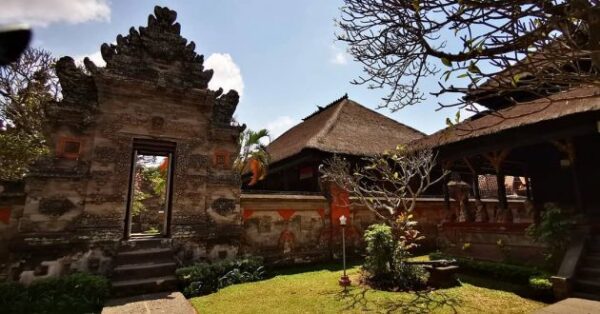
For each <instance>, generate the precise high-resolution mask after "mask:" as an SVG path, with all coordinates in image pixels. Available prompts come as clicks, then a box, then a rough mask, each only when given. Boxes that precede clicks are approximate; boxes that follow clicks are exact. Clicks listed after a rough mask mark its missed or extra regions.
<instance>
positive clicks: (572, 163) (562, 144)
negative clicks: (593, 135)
mask: <svg viewBox="0 0 600 314" xmlns="http://www.w3.org/2000/svg"><path fill="white" fill-rule="evenodd" d="M552 144H554V146H555V147H556V148H557V149H558V150H559V151H560V152H561V153H563V154H564V155H565V156H567V159H568V160H569V168H570V172H571V182H572V185H573V196H574V197H575V210H576V212H578V213H583V199H582V197H581V189H580V188H579V175H578V174H577V167H576V166H577V165H576V158H575V145H573V141H572V140H570V139H567V140H557V141H552Z"/></svg>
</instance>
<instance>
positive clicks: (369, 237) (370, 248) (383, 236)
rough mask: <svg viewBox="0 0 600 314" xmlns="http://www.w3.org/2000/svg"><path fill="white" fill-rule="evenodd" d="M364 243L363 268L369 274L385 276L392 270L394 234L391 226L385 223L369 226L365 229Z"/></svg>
mask: <svg viewBox="0 0 600 314" xmlns="http://www.w3.org/2000/svg"><path fill="white" fill-rule="evenodd" d="M364 239H365V243H366V246H367V247H366V253H367V256H366V258H365V263H364V265H363V267H364V269H365V270H366V271H368V272H369V273H370V274H371V275H373V276H375V277H377V276H387V275H388V274H389V273H390V272H391V271H392V266H393V262H394V261H393V258H394V247H395V243H394V236H393V234H392V228H391V227H390V226H388V225H386V224H375V225H371V226H369V228H368V229H367V230H366V231H365V234H364Z"/></svg>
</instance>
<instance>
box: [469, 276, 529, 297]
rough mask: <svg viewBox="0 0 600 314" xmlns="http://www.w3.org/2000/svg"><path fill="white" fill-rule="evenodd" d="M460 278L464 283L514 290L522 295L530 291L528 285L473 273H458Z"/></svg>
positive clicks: (508, 290) (513, 291)
mask: <svg viewBox="0 0 600 314" xmlns="http://www.w3.org/2000/svg"><path fill="white" fill-rule="evenodd" d="M458 279H459V280H460V282H462V283H467V284H470V285H473V286H477V287H481V288H487V289H493V290H502V291H506V292H512V293H514V294H517V295H520V296H526V295H527V294H528V292H529V290H528V288H527V286H525V285H520V284H516V283H512V282H507V281H502V280H498V279H490V278H484V277H481V276H476V275H472V274H464V273H461V274H458Z"/></svg>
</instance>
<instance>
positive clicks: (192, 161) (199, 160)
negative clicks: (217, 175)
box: [188, 155, 208, 170]
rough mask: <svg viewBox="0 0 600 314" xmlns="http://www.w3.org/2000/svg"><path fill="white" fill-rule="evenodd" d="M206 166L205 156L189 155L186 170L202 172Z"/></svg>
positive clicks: (206, 159) (206, 157)
mask: <svg viewBox="0 0 600 314" xmlns="http://www.w3.org/2000/svg"><path fill="white" fill-rule="evenodd" d="M207 166H208V156H207V155H190V156H189V157H188V169H191V170H202V169H204V168H206V167H207Z"/></svg>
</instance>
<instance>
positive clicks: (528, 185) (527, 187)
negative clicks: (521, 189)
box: [525, 175, 533, 201]
mask: <svg viewBox="0 0 600 314" xmlns="http://www.w3.org/2000/svg"><path fill="white" fill-rule="evenodd" d="M525 192H526V193H527V199H528V200H530V201H531V200H532V199H533V197H532V195H531V179H530V178H529V175H527V176H526V177H525Z"/></svg>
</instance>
